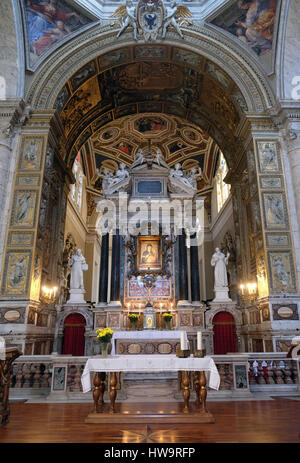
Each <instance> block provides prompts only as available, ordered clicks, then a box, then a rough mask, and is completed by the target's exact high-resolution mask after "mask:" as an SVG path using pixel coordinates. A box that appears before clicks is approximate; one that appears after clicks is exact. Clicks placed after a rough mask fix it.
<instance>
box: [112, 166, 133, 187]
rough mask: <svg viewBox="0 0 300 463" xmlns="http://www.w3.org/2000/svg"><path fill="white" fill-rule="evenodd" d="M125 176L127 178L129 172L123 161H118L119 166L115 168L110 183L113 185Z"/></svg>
mask: <svg viewBox="0 0 300 463" xmlns="http://www.w3.org/2000/svg"><path fill="white" fill-rule="evenodd" d="M125 178H129V172H128V169H127V167H126V165H125V164H124V162H120V164H119V168H118V169H117V170H116V172H115V177H114V178H113V180H112V182H111V184H112V185H115V184H116V183H119V182H122V180H124V179H125Z"/></svg>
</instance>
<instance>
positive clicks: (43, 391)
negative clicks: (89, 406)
mask: <svg viewBox="0 0 300 463" xmlns="http://www.w3.org/2000/svg"><path fill="white" fill-rule="evenodd" d="M299 20H300V10H299V5H298V0H217V1H215V0H183V1H182V2H176V1H167V0H149V1H146V0H116V1H112V0H43V1H42V0H18V1H17V0H2V1H1V4H0V38H1V47H0V361H1V362H2V361H6V357H5V360H2V359H1V353H2V354H3V353H4V351H5V355H6V353H7V350H9V349H16V351H14V352H15V353H12V351H9V352H8V354H9V355H8V354H7V355H8V360H7V361H8V362H10V363H9V365H11V366H12V369H11V370H9V368H10V367H9V368H8V366H7V367H6V368H7V372H8V370H9V371H11V373H9V374H11V377H10V380H9V381H8V380H7V381H6V384H8V383H9V384H10V391H11V392H10V393H11V394H12V396H14V397H15V398H16V399H19V398H21V399H22V400H23V399H24V397H25V396H26V397H25V399H26V400H27V399H28V397H29V398H30V397H35V396H36V397H40V396H43V397H47V400H50V401H52V400H53V401H54V402H55V401H59V400H61V401H63V400H64V401H66V402H68V401H72V400H73V398H74V403H75V401H76V400H77V398H78V399H80V400H81V398H82V397H83V396H84V394H85V392H88V393H89V392H90V391H92V392H91V394H92V396H93V401H94V402H93V406H94V409H93V412H91V413H90V414H89V415H88V416H87V418H86V423H91V424H93V423H94V424H95V423H103V424H107V423H110V424H113V423H115V424H118V419H117V418H118V417H115V418H112V420H111V421H110V420H109V414H111V415H112V416H113V414H114V413H119V411H120V410H121V411H120V417H121V415H122V413H123V412H122V410H123V409H122V407H121V409H120V410H119V408H118V407H119V405H118V402H119V401H120V402H122V403H123V402H126V401H127V400H128V401H129V402H130V400H132V402H136V403H138V402H139V400H140V402H141V403H142V402H143V400H144V398H145V397H146V399H145V403H147V401H149V402H151V400H150V399H149V397H154V396H155V394H157V397H158V399H157V403H159V402H164V400H165V398H167V402H168V401H170V402H172V401H174V402H178V403H182V407H183V408H182V410H181V409H180V410H181V411H180V413H179V412H178V414H179V415H180V414H181V412H182V416H185V415H188V414H190V419H191V422H190V423H192V422H193V423H194V424H199V423H202V424H203V425H204V424H208V423H209V424H210V425H211V424H212V423H214V422H215V421H214V420H215V417H214V416H213V415H214V414H213V413H212V412H210V411H208V410H207V405H206V392H207V391H208V397H209V398H210V397H212V398H213V397H219V398H220V400H221V399H222V400H223V398H225V399H226V400H229V398H230V399H232V400H244V399H245V400H250V398H251V397H253V396H252V395H251V394H256V393H261V392H263V393H264V394H265V393H266V394H269V395H268V397H271V396H272V394H274V396H276V395H277V396H280V394H283V391H284V394H286V396H298V395H299V355H300V354H299V353H298V350H297V349H298V347H297V346H298V344H300V342H298V340H299V339H298V338H299V330H300V287H299V282H300V188H299V179H300V161H299V159H300V59H299V50H298V48H299V47H298V45H297V43H298V42H299V40H300V35H299V27H298V24H299ZM296 348H297V349H296ZM1 349H2V350H1ZM18 352H19V353H18ZM18 355H19V357H18ZM2 356H3V355H2ZM103 358H105V361H104V360H103V361H102V360H101V361H100V359H103ZM91 359H92V360H91ZM93 359H94V361H95V364H94V363H93ZM107 359H108V360H107ZM99 362H100V363H99ZM101 362H102V363H101ZM107 362H108V364H109V367H107ZM110 362H112V363H110ZM98 364H99V365H100V366H102V367H103V368H104V369H102V370H101V368H100V367H99V369H97V368H96V369H94V368H95V365H98ZM1 365H2V364H1ZM3 365H4V364H3ZM7 365H8V363H7ZM111 365H115V369H110V366H111ZM182 365H183V366H186V369H185V368H183V366H182ZM194 365H196V367H197V368H196V367H194ZM125 366H126V368H127V369H126V368H125ZM1 368H2V367H1ZM1 368H0V373H1V372H2V369H1ZM3 368H4V367H3ZM116 368H117V369H116ZM146 370H147V371H146ZM3 371H4V370H3ZM5 371H6V370H5ZM162 372H163V374H162ZM204 372H206V373H204ZM208 372H209V373H208ZM90 373H91V374H92V375H91V378H92V379H91V381H90V380H89V379H88V378H89V375H90ZM1 374H2V373H1ZM1 374H0V378H1ZM7 374H8V373H7ZM158 380H159V381H158ZM135 381H136V383H135ZM157 381H158V382H157ZM145 384H150V385H151V386H149V387H148V389H147V392H146V393H144V392H142V387H143V385H145ZM5 387H6V386H5ZM1 388H3V390H2V389H1ZM212 390H213V391H212ZM5 391H6V392H4V386H2V385H1V383H0V424H1V420H2V419H3V420H4V421H5V422H7V420H8V416H9V413H8V412H7V411H6V412H5V413H4V412H3V414H1V413H2V411H1V410H2V408H3V410H4V409H5V410H7V406H8V404H6V405H5V407H6V408H5V407H4V405H3V407H2V405H1V404H2V402H3V403H4V399H5V397H8V395H7V394H8V392H7V390H6V389H5ZM268 391H269V392H268ZM279 391H281V392H279ZM151 393H152V396H151ZM26 394H27V395H26ZM27 396H28V397H27ZM75 396H76V397H75ZM92 396H91V397H92ZM2 397H3V399H2ZM84 397H87V396H86V395H85V396H84ZM139 397H140V399H139ZM155 397H156V396H155ZM284 397H285V396H284ZM129 399H130V400H129ZM5 400H6V399H5ZM80 400H79V401H80ZM108 400H109V401H110V402H109V405H108V402H107V401H108ZM155 400H156V399H155ZM192 400H193V401H195V404H196V405H195V407H196V409H197V410H198V412H199V413H198V412H197V413H198V415H201V417H200V418H199V416H198V415H197V413H196V411H195V410H196V409H195V410H194V408H193V407H194V405H193V406H192V408H191V406H190V405H191V404H190V402H191V401H192ZM218 400H219V399H218ZM297 400H298V399H297ZM151 403H152V402H151ZM193 404H194V402H193ZM1 407H2V408H1ZM105 407H109V410H106V408H105ZM147 407H148V406H147V405H145V410H146V408H147ZM149 407H150V405H149ZM178 407H179V408H180V407H181V405H180V406H179V405H178ZM165 409H166V410H167V408H166V407H165ZM128 410H129V415H130V417H129V422H130V423H131V421H130V420H132V423H134V418H133V417H132V416H131V415H132V413H131V412H130V407H129V409H128ZM155 410H156V409H155ZM161 410H164V408H163V407H161ZM174 410H175V409H174ZM176 410H177V409H176ZM176 410H175V411H174V417H173V418H172V419H171V418H170V423H171V422H172V423H173V424H174V425H176V423H177V424H178V423H179V422H180V420H179V417H178V416H179V415H178V414H177V411H176ZM178 410H179V409H178ZM139 411H140V412H141V413H140V415H141V416H144V411H143V409H142V408H141V409H139ZM147 413H148V412H147ZM147 413H146V411H145V414H146V415H147ZM168 413H169V412H168ZM137 414H138V413H137ZM153 414H154V415H155V416H156V412H155V413H154V412H153ZM158 414H159V412H158V411H157V415H158ZM162 414H164V413H162ZM169 414H170V415H171V414H172V413H171V411H170V413H169ZM183 414H184V415H183ZM98 415H101V417H102V418H101V417H100V418H99V416H98ZM177 415H178V416H177ZM2 416H3V418H2ZM101 419H102V421H101ZM122 419H124V420H125V418H124V417H123V418H122ZM199 419H200V421H199ZM99 420H100V421H99ZM103 420H104V421H103ZM140 420H141V421H140V423H143V419H141V418H140ZM153 420H154V418H153ZM172 420H173V421H172ZM176 420H177V421H176ZM178 420H179V421H178ZM184 421H187V418H185V419H184ZM121 422H122V420H121ZM123 422H125V421H123ZM129 422H128V423H129ZM132 423H131V424H132ZM153 423H160V422H159V419H158V418H157V421H155V420H154V421H153ZM148 424H149V423H148ZM147 432H148V431H147ZM226 441H227V440H226ZM0 442H1V432H0Z"/></svg>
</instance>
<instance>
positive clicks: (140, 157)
mask: <svg viewBox="0 0 300 463" xmlns="http://www.w3.org/2000/svg"><path fill="white" fill-rule="evenodd" d="M144 162H145V157H144V153H143V150H142V149H141V148H139V149H138V150H137V152H136V154H135V158H134V161H133V164H132V166H131V169H132V168H133V167H136V166H141V165H142V164H143V163H144Z"/></svg>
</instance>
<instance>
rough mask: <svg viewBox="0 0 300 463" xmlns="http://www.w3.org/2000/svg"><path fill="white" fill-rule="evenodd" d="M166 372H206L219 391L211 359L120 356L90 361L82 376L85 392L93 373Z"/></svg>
mask: <svg viewBox="0 0 300 463" xmlns="http://www.w3.org/2000/svg"><path fill="white" fill-rule="evenodd" d="M111 371H115V372H128V373H129V372H131V373H132V372H149V373H150V372H151V373H152V372H161V371H163V372H166V371H173V372H174V371H205V372H208V373H210V374H209V381H208V386H209V387H210V388H212V389H216V390H218V389H219V386H220V375H219V372H218V370H217V367H216V365H215V362H214V361H213V359H212V358H211V357H204V358H199V357H187V358H179V357H177V356H176V355H159V356H156V355H155V356H154V355H120V356H117V355H116V356H110V357H107V358H90V359H88V361H87V363H86V365H85V367H84V370H83V373H82V376H81V384H82V390H83V392H88V391H90V390H91V387H92V386H91V375H90V373H91V372H106V373H107V372H111Z"/></svg>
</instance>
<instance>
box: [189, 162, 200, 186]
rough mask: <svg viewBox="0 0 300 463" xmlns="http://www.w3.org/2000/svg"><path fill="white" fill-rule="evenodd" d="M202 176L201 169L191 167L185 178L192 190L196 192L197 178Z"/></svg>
mask: <svg viewBox="0 0 300 463" xmlns="http://www.w3.org/2000/svg"><path fill="white" fill-rule="evenodd" d="M201 175H202V170H201V167H198V168H196V167H192V168H191V170H190V173H189V175H188V176H187V179H188V181H189V182H190V184H191V187H192V188H194V190H197V178H198V177H200V176H201Z"/></svg>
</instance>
